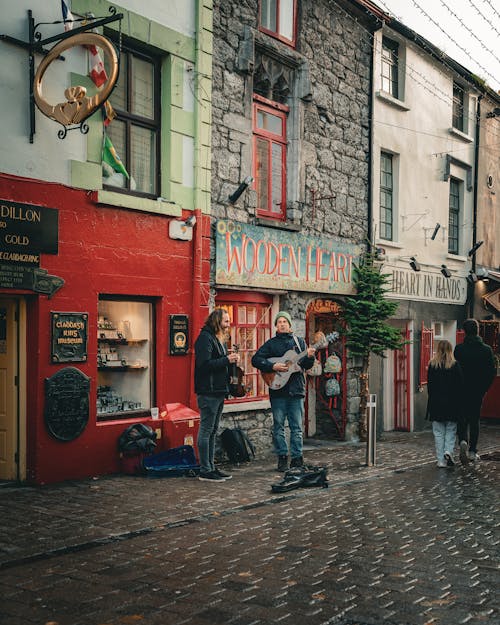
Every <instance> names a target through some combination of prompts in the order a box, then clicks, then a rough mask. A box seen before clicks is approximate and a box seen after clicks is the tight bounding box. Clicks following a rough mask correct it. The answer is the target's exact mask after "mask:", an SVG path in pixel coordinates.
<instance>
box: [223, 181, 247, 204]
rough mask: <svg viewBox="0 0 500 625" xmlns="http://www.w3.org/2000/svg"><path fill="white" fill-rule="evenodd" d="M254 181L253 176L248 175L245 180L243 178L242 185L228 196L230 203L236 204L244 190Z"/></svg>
mask: <svg viewBox="0 0 500 625" xmlns="http://www.w3.org/2000/svg"><path fill="white" fill-rule="evenodd" d="M252 182H253V177H252V176H247V177H246V178H245V180H243V182H242V183H241V184H240V186H239V187H238V188H237V189H236V191H234V193H231V195H230V196H229V197H228V200H229V203H230V204H236V202H237V201H238V199H239V198H240V196H241V194H242V193H243V191H245V190H246V189H248V187H249V186H250V185H251V184H252Z"/></svg>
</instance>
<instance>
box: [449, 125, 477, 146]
mask: <svg viewBox="0 0 500 625" xmlns="http://www.w3.org/2000/svg"><path fill="white" fill-rule="evenodd" d="M448 132H449V133H450V135H455V137H459V138H460V139H462V141H466V142H467V143H472V142H473V141H474V137H471V136H470V135H468V134H467V133H465V132H462V131H461V130H458V128H453V126H452V127H451V128H448Z"/></svg>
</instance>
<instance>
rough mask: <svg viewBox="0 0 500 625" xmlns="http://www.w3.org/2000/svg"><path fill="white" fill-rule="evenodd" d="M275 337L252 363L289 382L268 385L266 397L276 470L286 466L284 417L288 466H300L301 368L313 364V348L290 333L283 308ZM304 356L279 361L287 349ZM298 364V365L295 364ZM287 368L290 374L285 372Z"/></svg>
mask: <svg viewBox="0 0 500 625" xmlns="http://www.w3.org/2000/svg"><path fill="white" fill-rule="evenodd" d="M274 325H275V326H276V336H274V337H273V338H271V339H269V340H268V341H266V342H265V343H264V345H262V347H260V348H259V349H258V350H257V351H256V352H255V354H254V355H253V357H252V365H253V366H254V367H255V368H256V369H259V370H260V371H261V372H262V373H263V374H264V375H263V377H264V378H265V379H266V376H265V374H270V376H271V377H270V378H269V377H268V379H269V380H270V379H271V378H272V377H273V374H283V375H282V376H281V377H282V380H285V379H288V381H287V382H286V383H285V384H284V386H282V387H281V388H276V389H273V388H272V386H270V388H269V399H270V401H271V409H272V411H273V444H274V452H275V453H276V455H277V456H278V468H277V470H278V471H286V470H287V469H288V445H287V441H286V437H285V420H286V419H288V425H289V427H290V456H291V462H290V467H301V466H302V465H303V464H304V461H303V458H302V419H303V417H304V397H305V394H306V384H305V379H304V370H307V369H310V368H311V367H312V366H313V364H314V352H315V350H314V348H313V347H307V346H306V344H305V341H304V339H297V337H295V336H294V334H293V332H292V319H291V317H290V315H289V314H288V313H287V312H286V311H280V312H279V313H278V314H277V315H276V318H275V320H274ZM289 351H292V352H295V354H298V353H302V352H303V353H304V355H303V356H302V357H301V358H300V359H299V360H298V361H297V362H296V363H294V364H292V363H291V362H290V361H289V362H285V361H284V360H280V359H281V358H282V356H284V355H285V354H286V353H287V352H289ZM295 365H298V366H295ZM290 371H293V373H291V374H290V376H289V378H288V374H289V372H290Z"/></svg>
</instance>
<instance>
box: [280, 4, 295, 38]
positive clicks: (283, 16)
mask: <svg viewBox="0 0 500 625" xmlns="http://www.w3.org/2000/svg"><path fill="white" fill-rule="evenodd" d="M279 34H280V35H282V36H283V37H286V38H287V39H289V40H290V41H293V0H281V2H280V32H279Z"/></svg>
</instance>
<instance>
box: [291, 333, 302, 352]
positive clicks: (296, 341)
mask: <svg viewBox="0 0 500 625" xmlns="http://www.w3.org/2000/svg"><path fill="white" fill-rule="evenodd" d="M293 340H294V341H295V345H297V347H298V348H299V354H300V352H301V351H302V347H301V346H300V343H299V339H298V338H297V337H296V336H295V334H294V335H293Z"/></svg>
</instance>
